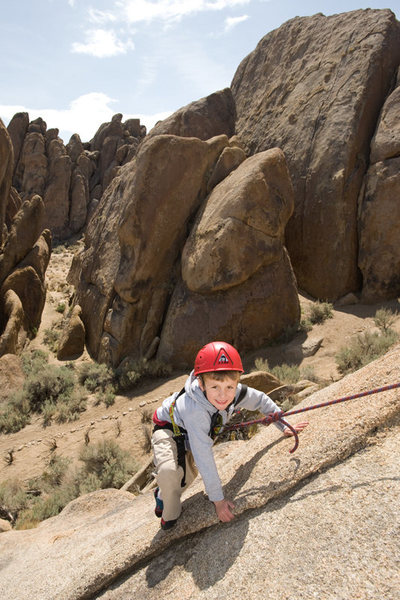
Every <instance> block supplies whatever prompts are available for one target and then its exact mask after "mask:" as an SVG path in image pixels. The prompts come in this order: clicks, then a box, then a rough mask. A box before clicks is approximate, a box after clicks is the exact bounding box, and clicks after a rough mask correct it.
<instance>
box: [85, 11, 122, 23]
mask: <svg viewBox="0 0 400 600" xmlns="http://www.w3.org/2000/svg"><path fill="white" fill-rule="evenodd" d="M89 19H90V21H92V23H107V22H109V21H116V20H117V17H116V15H115V14H114V13H111V12H109V11H104V10H98V9H97V8H89Z"/></svg>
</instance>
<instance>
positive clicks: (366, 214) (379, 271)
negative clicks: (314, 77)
mask: <svg viewBox="0 0 400 600" xmlns="http://www.w3.org/2000/svg"><path fill="white" fill-rule="evenodd" d="M397 83H398V86H397V87H396V88H395V90H394V91H393V92H392V93H391V94H390V96H389V97H388V99H387V100H386V102H385V104H384V106H383V109H382V112H381V115H380V119H379V123H378V127H377V130H376V132H375V135H374V137H373V139H372V143H371V156H370V167H369V169H368V172H367V175H366V178H365V192H364V197H363V200H362V204H361V210H360V250H359V265H360V269H361V272H362V275H363V288H362V300H363V301H365V302H379V301H381V300H386V299H388V298H396V297H397V296H399V294H400V234H399V227H398V224H399V222H400V205H399V202H398V198H399V195H400V120H399V117H400V85H399V81H398V82H397Z"/></svg>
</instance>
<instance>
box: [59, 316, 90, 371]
mask: <svg viewBox="0 0 400 600" xmlns="http://www.w3.org/2000/svg"><path fill="white" fill-rule="evenodd" d="M81 314H82V309H81V307H80V306H79V305H75V306H74V308H73V309H72V313H71V316H70V318H69V320H68V323H67V325H66V327H65V328H64V330H63V332H62V335H61V337H60V341H59V342H58V349H57V358H58V360H73V359H75V358H78V356H80V355H81V354H82V352H83V350H84V348H85V326H84V324H83V322H82V319H81Z"/></svg>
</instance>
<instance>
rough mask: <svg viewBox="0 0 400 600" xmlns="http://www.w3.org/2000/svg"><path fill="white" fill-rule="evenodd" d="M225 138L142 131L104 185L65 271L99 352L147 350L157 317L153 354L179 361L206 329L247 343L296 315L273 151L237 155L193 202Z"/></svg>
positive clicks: (288, 207) (280, 174) (288, 196)
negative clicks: (133, 151)
mask: <svg viewBox="0 0 400 600" xmlns="http://www.w3.org/2000/svg"><path fill="white" fill-rule="evenodd" d="M226 148H229V140H228V138H227V136H225V135H221V136H217V137H215V138H211V139H210V140H208V141H201V140H199V139H198V138H193V137H191V138H185V137H177V136H172V135H160V136H154V137H153V136H150V137H149V138H148V139H147V140H146V141H145V142H144V143H143V144H142V146H141V148H140V151H139V153H138V155H137V157H136V159H135V160H134V161H132V162H131V163H129V164H128V165H126V166H125V167H123V169H122V170H121V174H120V176H119V177H117V178H116V179H114V181H113V182H112V184H111V185H110V186H109V188H108V189H107V192H106V194H104V195H103V198H102V200H101V203H100V205H99V207H98V209H97V211H96V213H95V215H94V216H93V218H92V220H91V222H90V224H89V227H88V229H87V235H86V248H85V250H84V251H83V253H82V254H81V256H80V257H78V258H77V259H76V261H75V264H74V265H73V266H72V269H71V274H70V282H72V283H74V284H75V286H76V287H77V293H76V302H77V303H79V304H80V306H81V307H82V320H83V322H84V323H85V327H86V332H87V345H88V349H89V351H90V352H91V353H92V354H93V355H94V356H95V357H96V358H97V359H98V360H101V361H105V362H107V363H110V364H113V365H117V364H119V362H120V361H121V360H122V359H123V358H124V357H125V356H129V355H131V356H133V357H135V358H139V357H143V356H147V357H149V349H150V348H152V353H153V352H155V351H156V349H157V346H156V345H155V344H154V341H155V340H156V339H157V338H158V337H159V336H160V331H161V329H162V333H161V342H160V351H159V353H158V356H159V357H160V358H163V359H164V360H166V359H167V358H168V360H171V361H172V362H173V363H174V364H177V365H178V364H179V365H180V366H183V365H184V366H188V365H189V364H190V363H191V362H192V360H193V358H194V355H195V353H196V351H197V349H198V347H199V346H200V345H201V344H202V343H203V342H205V341H208V339H210V338H215V337H218V336H221V337H223V339H228V340H229V341H232V342H233V343H235V344H236V345H237V346H238V347H239V348H241V349H246V348H249V347H251V348H253V347H256V346H257V345H260V344H261V343H263V342H265V341H266V340H268V339H272V338H273V337H274V335H276V334H279V333H281V332H282V331H283V330H284V329H285V328H286V327H287V326H288V325H293V324H294V323H296V322H298V319H299V305H298V297H297V288H296V282H295V279H294V277H293V273H292V270H291V267H290V263H289V261H288V259H287V255H286V251H285V249H284V246H283V232H284V227H285V224H286V222H287V219H288V218H289V216H290V214H291V211H292V206H293V190H292V186H291V182H290V178H289V175H288V171H287V167H286V163H285V160H284V156H283V154H282V153H281V152H280V151H279V150H275V151H269V152H266V153H264V154H262V155H260V156H259V157H253V158H252V159H249V160H248V161H244V162H242V163H241V165H240V167H238V168H237V169H236V170H234V171H232V172H231V173H230V175H229V176H228V177H226V178H225V179H224V180H223V181H222V182H221V183H219V184H218V185H217V186H216V187H215V188H214V189H213V191H212V192H211V194H210V195H209V196H208V199H207V201H206V202H205V204H204V206H202V203H203V201H204V200H205V199H206V197H207V189H208V188H209V185H208V184H209V180H210V178H212V176H213V173H214V169H215V168H216V165H217V164H218V159H219V157H220V156H221V153H222V152H223V151H224V150H225V149H226ZM227 171H228V170H227ZM238 190H239V192H238ZM116 206H117V207H118V211H116V210H115V207H116ZM199 209H200V210H199ZM198 211H199V212H198ZM197 213H198V216H197V217H196V214H197ZM195 217H196V219H195ZM193 223H195V224H194V225H193ZM116 232H117V234H118V239H117V237H116V235H115V234H116ZM233 241H235V243H233ZM185 244H186V246H185ZM184 246H185V249H184V250H183V254H182V265H181V253H182V249H183V247H184ZM194 255H195V256H196V258H195V261H194V260H193V256H194ZM195 263H196V264H195ZM181 270H182V275H180V271H181ZM282 297H284V298H285V301H284V302H282ZM168 306H169V309H168V313H167V316H166V317H165V314H166V312H167V308H168ZM283 306H284V308H283ZM193 314H194V315H195V317H196V318H195V319H194V318H192V317H191V315H193ZM183 322H185V325H184V326H182V323H183ZM260 322H262V323H263V325H262V326H260Z"/></svg>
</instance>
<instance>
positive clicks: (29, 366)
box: [21, 350, 49, 376]
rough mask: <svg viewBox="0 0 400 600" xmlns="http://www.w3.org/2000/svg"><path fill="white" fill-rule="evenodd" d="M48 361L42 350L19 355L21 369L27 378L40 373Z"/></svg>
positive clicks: (45, 353)
mask: <svg viewBox="0 0 400 600" xmlns="http://www.w3.org/2000/svg"><path fill="white" fill-rule="evenodd" d="M48 361H49V356H48V354H47V352H44V351H43V350H32V351H29V352H23V353H22V354H21V363H22V369H23V371H24V373H25V375H27V376H28V375H31V374H32V373H38V372H40V371H41V370H42V369H43V368H44V367H45V365H47V363H48Z"/></svg>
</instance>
